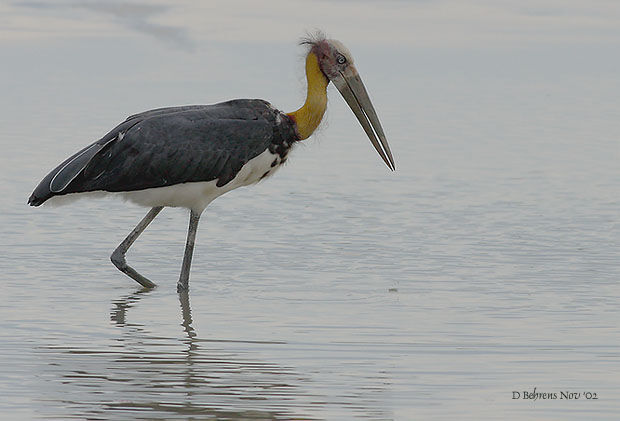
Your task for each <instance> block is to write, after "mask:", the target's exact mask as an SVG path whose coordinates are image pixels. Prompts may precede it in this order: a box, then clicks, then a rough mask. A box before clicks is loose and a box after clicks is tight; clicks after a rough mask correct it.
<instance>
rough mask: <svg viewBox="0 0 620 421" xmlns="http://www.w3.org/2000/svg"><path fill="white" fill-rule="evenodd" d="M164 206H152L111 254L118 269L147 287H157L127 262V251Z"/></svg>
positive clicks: (111, 258)
mask: <svg viewBox="0 0 620 421" xmlns="http://www.w3.org/2000/svg"><path fill="white" fill-rule="evenodd" d="M163 208H164V207H163V206H156V207H154V208H151V210H150V211H149V213H147V214H146V216H145V217H144V218H142V221H140V222H139V223H138V225H136V227H135V228H134V229H133V231H131V232H130V233H129V235H128V236H127V238H125V239H124V240H123V242H122V243H120V244H119V245H118V247H117V248H116V250H114V252H113V253H112V256H110V260H112V263H114V266H116V267H117V268H118V270H120V271H121V272H123V273H124V274H126V275H127V276H129V277H130V278H132V279H133V280H135V281H136V282H138V283H139V284H140V285H142V286H143V287H145V288H154V287H156V285H155V284H154V283H153V282H151V281H150V280H149V279H147V278H145V277H144V276H142V275H140V274H139V273H138V272H136V271H135V270H134V268H132V267H131V266H129V265H128V264H127V261H126V260H125V253H127V250H129V247H131V245H132V244H133V243H134V241H136V239H137V238H138V237H139V236H140V234H142V231H144V230H145V228H146V227H147V226H148V225H149V224H150V223H151V222H152V221H153V219H155V217H156V216H157V214H158V213H159V212H161V210H162V209H163Z"/></svg>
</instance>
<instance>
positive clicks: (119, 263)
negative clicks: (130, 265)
mask: <svg viewBox="0 0 620 421" xmlns="http://www.w3.org/2000/svg"><path fill="white" fill-rule="evenodd" d="M110 261H111V262H112V264H114V266H116V267H117V268H119V269H121V270H122V269H123V268H125V267H126V266H127V261H126V260H125V255H124V254H123V253H121V252H119V251H118V250H114V253H112V255H111V256H110Z"/></svg>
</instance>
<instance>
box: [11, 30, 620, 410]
mask: <svg viewBox="0 0 620 421" xmlns="http://www.w3.org/2000/svg"><path fill="white" fill-rule="evenodd" d="M343 41H348V40H346V39H343ZM347 44H350V46H351V49H352V50H353V53H354V54H355V55H356V56H357V57H358V68H359V69H360V72H361V74H362V76H363V77H364V79H365V81H366V84H367V87H368V89H369V91H370V92H371V95H372V96H373V99H374V102H375V105H376V107H377V109H378V111H379V114H380V116H381V118H382V121H383V124H384V126H385V127H386V131H387V132H388V137H389V140H390V143H391V146H392V149H393V151H394V152H395V156H396V159H397V167H398V171H397V172H395V173H389V171H387V169H386V168H384V167H383V163H382V162H381V161H380V159H379V158H378V156H375V154H374V152H373V151H372V148H371V146H370V144H369V142H368V141H367V140H366V139H365V137H364V135H363V133H362V130H361V128H359V127H357V123H356V122H355V119H354V117H353V115H352V114H351V113H350V111H348V110H347V109H346V105H345V104H344V101H343V100H341V98H340V97H339V96H338V94H337V92H335V90H334V91H333V92H330V111H329V115H328V125H327V127H326V128H325V129H324V130H322V131H320V132H319V134H318V136H317V137H316V138H314V139H311V140H309V141H308V142H307V144H305V145H300V147H299V148H298V149H297V150H295V151H294V152H293V155H292V158H291V160H290V165H287V167H285V168H283V169H281V170H280V171H279V173H277V174H276V175H275V176H274V177H273V178H271V179H269V180H267V181H266V182H264V183H260V184H259V185H257V186H254V187H251V188H247V189H241V190H238V191H234V192H232V193H230V194H228V195H226V196H224V197H221V198H219V199H218V200H217V201H215V202H214V203H213V204H212V205H211V206H210V207H209V208H208V209H207V210H206V212H205V214H204V217H203V219H202V222H201V223H202V225H201V227H200V230H199V233H198V243H197V249H196V251H195V257H194V264H193V267H192V278H191V281H190V286H191V291H190V293H189V295H180V296H179V295H178V294H177V293H176V292H175V282H176V278H177V276H178V272H179V269H180V263H181V258H182V251H183V247H184V240H185V232H186V231H185V230H186V224H187V213H186V211H183V210H180V209H166V210H164V212H162V214H161V216H160V217H158V219H156V220H155V222H154V223H153V224H152V225H151V227H149V228H148V230H147V231H146V232H145V233H144V235H143V236H142V237H141V238H140V240H139V241H138V242H137V243H136V244H135V246H134V247H133V248H132V250H131V252H130V253H129V255H128V261H129V262H130V263H131V264H133V265H134V267H136V268H137V269H138V270H140V271H142V272H144V273H145V274H146V275H147V276H149V277H151V278H152V279H153V280H155V281H156V282H157V283H158V284H159V287H158V288H156V289H155V290H152V291H143V290H140V289H138V288H137V284H135V283H134V282H133V281H131V280H130V279H129V278H126V277H125V276H124V275H122V274H121V273H120V272H118V271H117V270H116V269H115V268H114V267H113V266H112V265H111V264H110V263H109V260H108V256H109V254H110V253H111V251H112V250H113V249H114V248H115V247H116V245H117V244H118V243H119V242H120V241H121V240H122V239H123V238H124V236H125V235H126V234H127V233H128V232H129V231H130V230H131V228H132V227H133V226H134V225H135V224H136V223H137V222H138V220H139V219H140V218H141V217H142V216H143V214H145V213H146V210H143V209H140V208H137V207H134V206H133V205H129V204H125V203H122V202H119V201H115V200H112V199H101V200H93V201H81V202H76V203H74V204H72V205H68V206H65V207H60V208H48V207H43V208H37V209H34V208H29V207H28V206H27V205H26V199H27V197H28V195H29V194H30V192H31V191H32V189H33V188H34V186H35V185H36V184H37V183H38V181H39V179H40V178H41V177H43V176H44V175H45V173H46V172H47V171H48V170H49V169H51V168H52V167H53V166H55V164H57V163H58V162H59V161H61V160H62V159H64V158H65V157H66V156H67V155H69V154H71V153H72V152H73V151H75V150H77V149H79V148H80V147H82V146H84V145H85V144H87V143H88V142H90V141H92V140H94V139H96V138H97V137H98V136H101V135H103V134H104V133H105V132H106V131H107V130H108V129H110V128H111V127H112V126H113V125H114V124H115V123H116V122H118V121H120V120H122V119H123V118H124V117H125V116H127V115H129V114H132V113H134V112H137V111H141V110H143V109H148V108H155V107H158V106H164V105H173V104H185V103H210V102H217V101H220V100H224V99H228V98H231V97H244V96H249V97H253V96H256V97H264V98H267V99H269V100H271V101H272V102H273V103H274V104H275V105H276V106H278V107H281V108H284V109H286V110H292V109H294V107H296V106H298V105H299V103H301V101H302V94H303V84H302V83H301V82H300V81H299V77H298V73H299V71H300V70H301V63H300V61H299V59H298V57H299V50H298V48H297V47H296V46H295V45H294V40H293V39H291V40H290V42H289V43H282V44H268V45H258V44H253V43H251V42H248V43H246V44H244V43H228V44H226V43H219V44H216V45H210V46H209V48H208V49H207V48H205V49H204V50H203V49H197V50H195V51H194V52H193V53H187V52H178V51H173V50H174V49H172V48H169V49H165V48H164V49H162V48H161V47H160V46H159V43H158V41H157V40H152V39H148V38H135V37H134V38H129V39H115V38H112V39H109V38H104V37H92V38H88V39H78V38H75V39H69V40H67V39H64V38H63V39H60V40H58V39H50V40H47V41H37V42H34V41H29V40H27V39H26V40H13V41H10V42H9V41H4V42H3V43H2V44H1V46H2V50H3V51H2V54H3V56H4V57H5V58H6V63H5V64H3V66H2V67H4V69H3V70H2V72H6V73H3V74H2V76H3V77H2V78H0V79H1V80H0V84H1V85H0V86H1V88H2V92H3V99H2V100H1V101H0V107H1V109H0V119H1V120H0V142H2V143H1V144H2V148H3V151H4V152H3V154H2V156H1V157H0V168H1V169H0V185H2V188H3V195H2V197H3V199H2V212H1V213H0V224H1V226H2V238H3V239H2V254H1V255H0V268H1V271H0V273H1V275H0V277H1V279H0V281H1V282H0V290H1V297H2V298H1V301H0V338H1V341H0V410H1V411H2V413H3V414H4V415H5V416H7V417H10V418H12V419H29V418H44V419H46V418H49V419H67V418H76V419H85V418H89V419H119V420H120V419H208V418H219V419H330V420H335V419H360V418H362V419H403V420H409V419H462V418H463V417H465V418H467V419H525V418H527V419H538V420H542V419H574V420H581V419H614V418H616V417H617V415H618V414H619V413H620V380H619V379H620V351H619V346H620V328H619V324H618V320H619V319H620V286H619V281H620V219H619V215H620V170H619V169H618V162H619V160H620V142H619V141H618V135H619V133H620V115H619V113H618V110H619V109H620V101H619V100H618V98H620V83H619V82H620V80H619V79H618V76H617V75H618V74H619V73H618V70H619V69H620V66H618V63H617V62H616V61H613V60H615V59H613V58H610V57H611V55H610V54H608V53H609V52H608V51H606V50H604V49H603V50H601V51H591V50H589V49H587V48H583V49H582V50H579V51H577V53H579V54H576V55H575V53H576V52H575V51H572V50H570V49H569V50H566V51H564V50H561V49H560V50H553V51H554V54H555V55H553V54H548V53H549V51H546V50H545V49H544V48H542V47H541V48H540V49H535V48H534V49H532V50H528V51H522V50H519V51H511V52H502V51H500V50H493V49H489V50H488V51H481V50H478V51H469V52H467V53H464V52H462V51H460V50H458V49H455V50H449V49H446V50H442V51H439V52H437V51H432V50H430V49H428V50H427V49H415V48H409V49H407V50H405V52H406V54H403V53H402V50H401V51H399V50H398V49H397V48H390V47H389V46H388V47H386V46H372V45H370V46H366V45H364V44H362V43H357V44H356V43H355V42H354V41H353V42H347ZM120 45H123V48H119V47H120ZM276 47H277V48H276ZM137 51H139V52H140V53H139V54H137V53H136V52H137ZM138 56H139V57H138ZM390 57H392V58H393V60H395V63H394V66H393V67H394V68H407V69H408V71H407V72H398V73H397V74H394V75H392V76H393V77H386V69H385V68H384V67H383V66H382V65H381V63H385V60H388V59H389V58H390ZM215 60H217V61H216V62H217V63H220V64H221V63H227V64H226V65H220V66H215V67H211V66H212V64H213V62H214V61H215ZM414 60H415V63H418V64H419V65H418V66H414V65H412V63H414ZM583 60H586V62H587V63H599V64H600V66H594V65H592V66H590V65H588V64H583ZM248 63H259V64H258V65H256V66H255V67H252V68H248ZM226 66H229V67H226ZM534 388H536V391H537V392H545V393H556V394H557V397H558V398H557V399H551V400H536V401H533V400H524V399H522V398H521V399H513V396H514V392H519V393H520V394H521V395H523V392H524V391H528V392H533V391H534ZM561 392H576V393H581V395H580V397H579V399H575V400H566V399H560V396H561V395H560V393H561ZM587 397H590V398H592V397H597V398H598V399H596V400H594V399H587Z"/></svg>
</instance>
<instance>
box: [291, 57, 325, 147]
mask: <svg viewBox="0 0 620 421" xmlns="http://www.w3.org/2000/svg"><path fill="white" fill-rule="evenodd" d="M306 78H307V79H308V95H307V97H306V102H305V103H304V105H303V106H302V107H301V108H300V109H298V110H297V111H293V112H292V113H288V115H289V116H290V117H292V118H293V120H294V121H295V123H296V124H297V132H298V133H299V136H300V137H301V139H307V138H308V137H310V135H311V134H312V132H314V130H315V129H316V128H317V127H318V125H319V124H320V123H321V120H322V119H323V114H325V109H326V108H327V84H328V83H329V80H327V78H326V77H325V75H324V74H323V72H322V71H321V69H320V68H319V60H318V59H317V57H316V55H314V53H309V54H308V57H306Z"/></svg>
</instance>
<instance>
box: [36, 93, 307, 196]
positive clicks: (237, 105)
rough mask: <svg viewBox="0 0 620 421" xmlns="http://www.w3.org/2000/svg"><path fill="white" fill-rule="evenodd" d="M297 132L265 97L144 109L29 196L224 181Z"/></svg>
mask: <svg viewBox="0 0 620 421" xmlns="http://www.w3.org/2000/svg"><path fill="white" fill-rule="evenodd" d="M296 140H298V137H297V135H296V133H295V128H294V125H293V123H292V121H291V120H290V118H289V117H288V116H287V115H286V114H284V113H282V112H280V111H278V110H276V109H274V108H273V107H272V106H271V105H270V104H269V103H267V102H265V101H262V100H255V99H239V100H233V101H227V102H223V103H219V104H214V105H192V106H182V107H169V108H160V109H155V110H151V111H146V112H143V113H140V114H135V115H132V116H130V117H128V118H127V120H125V121H124V122H122V123H121V124H119V125H118V126H117V127H115V128H114V129H113V130H111V131H110V132H109V133H108V134H106V135H105V136H104V137H102V138H101V139H100V140H98V141H96V142H94V143H93V144H91V145H89V146H87V147H86V148H84V149H82V150H81V151H79V152H77V153H76V154H74V155H73V156H71V157H69V158H68V159H67V160H65V161H64V162H63V163H61V164H60V165H59V166H58V167H56V168H55V169H54V170H53V171H52V172H50V173H49V174H48V175H47V176H46V177H45V178H44V179H43V180H42V181H41V183H40V184H39V185H38V187H37V188H36V189H35V190H34V192H33V193H32V195H31V196H30V199H29V201H28V203H29V204H31V205H33V206H38V205H40V204H42V203H43V202H45V201H46V200H47V199H49V198H51V197H53V196H56V195H65V194H69V193H81V192H92V191H106V192H129V191H136V190H144V189H150V188H157V187H165V186H172V185H175V184H180V183H190V182H200V181H213V180H217V181H216V185H217V186H218V187H221V186H224V185H226V184H227V183H229V182H230V181H231V180H233V179H234V178H235V176H236V175H237V174H238V173H239V171H240V170H241V168H242V167H243V166H244V165H245V164H246V163H247V162H248V161H250V160H251V159H253V158H255V157H256V156H258V155H260V154H261V153H263V152H264V151H266V150H269V151H270V152H271V153H273V154H274V155H279V157H280V162H281V161H282V160H283V159H284V158H285V156H286V154H287V153H288V150H289V148H290V147H291V146H292V144H293V143H294V142H295V141H296Z"/></svg>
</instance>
